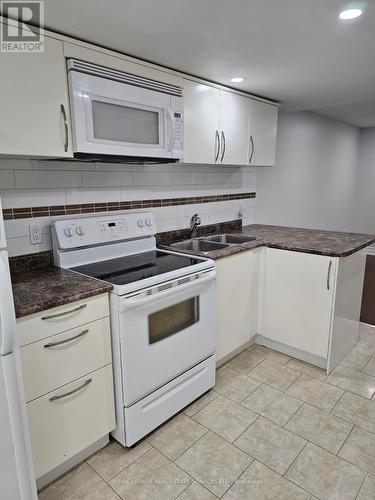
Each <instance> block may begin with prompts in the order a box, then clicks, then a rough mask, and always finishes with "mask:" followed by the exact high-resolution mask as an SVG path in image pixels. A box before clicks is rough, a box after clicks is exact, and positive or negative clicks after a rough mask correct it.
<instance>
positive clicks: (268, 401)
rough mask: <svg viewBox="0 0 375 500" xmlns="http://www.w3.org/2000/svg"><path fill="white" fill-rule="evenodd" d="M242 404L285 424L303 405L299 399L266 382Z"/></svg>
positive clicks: (273, 420) (277, 422) (278, 422)
mask: <svg viewBox="0 0 375 500" xmlns="http://www.w3.org/2000/svg"><path fill="white" fill-rule="evenodd" d="M241 404H242V405H244V406H246V408H249V409H250V410H253V411H255V412H256V413H259V415H262V416H263V417H266V418H268V419H269V420H272V422H274V423H275V424H278V425H285V424H286V423H287V422H288V420H289V419H290V418H291V417H292V416H293V415H294V414H295V412H296V411H297V410H298V408H300V407H301V406H302V402H301V401H299V400H298V399H295V398H292V397H291V396H287V395H286V394H284V393H283V392H281V391H278V390H277V389H274V388H273V387H270V386H268V385H264V384H262V385H261V386H260V387H259V388H258V389H257V390H256V391H254V392H253V393H252V394H250V396H249V397H248V398H246V399H245V400H244V401H242V403H241Z"/></svg>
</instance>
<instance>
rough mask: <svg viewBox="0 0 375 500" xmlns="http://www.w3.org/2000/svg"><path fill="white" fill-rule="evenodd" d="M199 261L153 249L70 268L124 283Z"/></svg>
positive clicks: (115, 282)
mask: <svg viewBox="0 0 375 500" xmlns="http://www.w3.org/2000/svg"><path fill="white" fill-rule="evenodd" d="M199 262H200V261H199V260H198V259H195V258H193V257H187V256H184V255H176V254H170V253H167V252H161V251H158V250H154V251H151V252H144V253H140V254H135V255H128V256H126V257H120V258H117V259H111V260H105V261H101V262H94V263H93V264H86V265H83V266H77V267H73V268H71V269H72V271H76V272H78V273H81V274H84V275H86V276H91V277H92V278H97V279H100V280H103V281H108V282H109V283H112V284H113V285H126V284H128V283H133V282H134V281H139V280H142V279H146V278H150V277H152V276H158V275H160V274H164V273H168V272H171V271H176V270H178V269H182V268H184V267H187V266H193V265H195V264H198V263H199Z"/></svg>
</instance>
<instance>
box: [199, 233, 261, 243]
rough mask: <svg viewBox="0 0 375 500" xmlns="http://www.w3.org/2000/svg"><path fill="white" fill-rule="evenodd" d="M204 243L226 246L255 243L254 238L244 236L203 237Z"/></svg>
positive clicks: (219, 235) (221, 235) (220, 235)
mask: <svg viewBox="0 0 375 500" xmlns="http://www.w3.org/2000/svg"><path fill="white" fill-rule="evenodd" d="M204 239H205V241H210V242H217V243H225V244H227V245H241V244H242V243H249V242H250V241H255V240H256V238H255V237H254V236H245V235H244V234H214V235H212V236H204Z"/></svg>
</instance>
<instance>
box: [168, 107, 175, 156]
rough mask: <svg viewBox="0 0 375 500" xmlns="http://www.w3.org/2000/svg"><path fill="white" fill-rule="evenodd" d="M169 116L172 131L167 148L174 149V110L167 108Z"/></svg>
mask: <svg viewBox="0 0 375 500" xmlns="http://www.w3.org/2000/svg"><path fill="white" fill-rule="evenodd" d="M167 118H168V122H169V127H170V128H169V130H170V133H169V141H168V146H167V150H168V151H172V145H173V141H174V127H173V118H172V110H170V109H167Z"/></svg>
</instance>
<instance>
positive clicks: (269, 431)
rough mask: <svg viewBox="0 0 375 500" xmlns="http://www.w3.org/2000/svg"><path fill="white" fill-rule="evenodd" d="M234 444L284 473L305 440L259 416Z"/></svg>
mask: <svg viewBox="0 0 375 500" xmlns="http://www.w3.org/2000/svg"><path fill="white" fill-rule="evenodd" d="M234 444H235V445H236V446H238V447H239V448H240V449H241V450H243V451H245V452H246V453H249V455H251V456H253V457H254V458H256V459H257V460H259V461H260V462H262V463H263V464H265V465H267V466H268V467H271V469H273V470H275V471H276V472H279V473H280V474H284V472H285V471H286V470H287V469H288V467H289V466H290V464H291V463H292V462H293V460H294V459H295V458H296V456H297V455H298V453H300V451H301V450H302V448H303V447H304V446H305V444H306V441H305V440H304V439H302V438H300V437H299V436H296V435H295V434H293V433H292V432H289V431H287V430H285V429H283V428H282V427H279V426H278V425H276V424H274V423H272V422H270V421H269V420H266V419H265V418H263V417H259V419H258V420H257V421H256V422H254V423H253V424H252V425H251V426H250V427H249V428H248V429H247V430H246V431H245V432H244V433H243V434H242V435H241V436H240V437H239V438H238V439H237V440H236V441H235V442H234Z"/></svg>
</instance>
